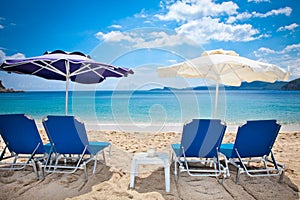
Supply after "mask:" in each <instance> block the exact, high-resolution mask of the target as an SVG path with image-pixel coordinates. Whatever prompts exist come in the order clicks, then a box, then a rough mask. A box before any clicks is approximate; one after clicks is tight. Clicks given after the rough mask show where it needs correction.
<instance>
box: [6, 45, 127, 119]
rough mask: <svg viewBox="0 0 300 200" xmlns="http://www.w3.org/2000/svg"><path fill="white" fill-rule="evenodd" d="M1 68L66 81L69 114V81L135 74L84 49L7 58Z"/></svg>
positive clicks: (85, 80)
mask: <svg viewBox="0 0 300 200" xmlns="http://www.w3.org/2000/svg"><path fill="white" fill-rule="evenodd" d="M0 69H2V70H4V71H8V72H14V73H20V74H32V75H35V76H39V77H42V78H45V79H50V80H61V81H66V115H67V114H68V83H69V81H70V80H71V81H73V82H76V83H82V84H95V83H100V82H102V81H104V80H105V79H106V78H107V77H116V78H119V77H124V76H127V75H128V74H133V71H132V70H130V69H127V68H122V67H116V66H112V65H108V64H104V63H99V62H95V61H94V60H92V59H90V58H89V56H86V55H85V54H83V53H81V52H72V53H66V52H64V51H61V50H56V51H53V52H45V53H44V55H41V56H36V57H30V58H22V59H7V60H4V62H3V63H2V64H1V65H0Z"/></svg>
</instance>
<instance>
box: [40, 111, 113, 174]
mask: <svg viewBox="0 0 300 200" xmlns="http://www.w3.org/2000/svg"><path fill="white" fill-rule="evenodd" d="M43 125H44V128H45V130H46V133H47V135H48V137H49V140H50V142H51V157H49V160H48V161H47V163H46V164H45V165H44V168H45V171H46V172H57V173H74V172H75V171H76V170H77V169H84V172H85V178H86V179H87V178H88V176H87V170H86V164H87V163H88V162H90V161H94V169H93V173H95V171H96V167H97V161H98V154H99V153H102V156H103V160H104V162H105V154H104V149H105V148H106V147H108V148H109V153H110V147H111V144H110V143H109V142H89V141H88V137H87V133H86V129H85V126H84V124H83V123H82V122H80V121H78V120H77V119H76V118H75V117H74V116H47V117H45V118H44V119H43ZM86 155H89V157H88V158H86ZM74 160H75V161H76V162H75V163H72V162H73V161H74ZM60 161H64V162H65V163H66V162H68V161H70V162H68V164H67V165H66V164H59V162H60Z"/></svg>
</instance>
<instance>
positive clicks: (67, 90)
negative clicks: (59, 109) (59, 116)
mask: <svg viewBox="0 0 300 200" xmlns="http://www.w3.org/2000/svg"><path fill="white" fill-rule="evenodd" d="M68 99H69V78H67V80H66V99H65V102H66V106H65V109H66V115H68Z"/></svg>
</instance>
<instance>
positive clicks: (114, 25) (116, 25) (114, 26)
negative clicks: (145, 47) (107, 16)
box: [109, 24, 122, 29]
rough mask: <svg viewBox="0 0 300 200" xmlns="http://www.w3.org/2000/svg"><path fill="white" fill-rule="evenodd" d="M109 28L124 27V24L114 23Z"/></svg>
mask: <svg viewBox="0 0 300 200" xmlns="http://www.w3.org/2000/svg"><path fill="white" fill-rule="evenodd" d="M109 28H115V29H120V28H122V26H121V25H118V24H113V25H111V26H109Z"/></svg>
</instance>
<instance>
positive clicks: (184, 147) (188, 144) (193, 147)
mask: <svg viewBox="0 0 300 200" xmlns="http://www.w3.org/2000/svg"><path fill="white" fill-rule="evenodd" d="M225 130H226V125H225V124H224V123H223V122H221V120H218V119H193V120H192V122H190V123H188V124H185V125H184V127H183V132H182V138H181V143H180V144H172V145H171V147H172V149H173V154H172V159H173V160H174V165H175V171H174V172H175V175H177V164H179V169H180V172H184V171H186V172H187V173H188V174H189V175H190V176H215V177H218V176H220V175H223V181H224V179H225V178H226V176H227V175H228V168H227V167H226V166H223V165H222V164H221V163H220V156H222V155H221V153H220V152H219V147H220V145H221V142H222V139H223V136H224V133H225ZM223 157H224V159H226V157H225V156H223ZM195 164H198V165H197V166H192V165H195ZM225 164H227V162H225ZM199 165H200V166H199Z"/></svg>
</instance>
